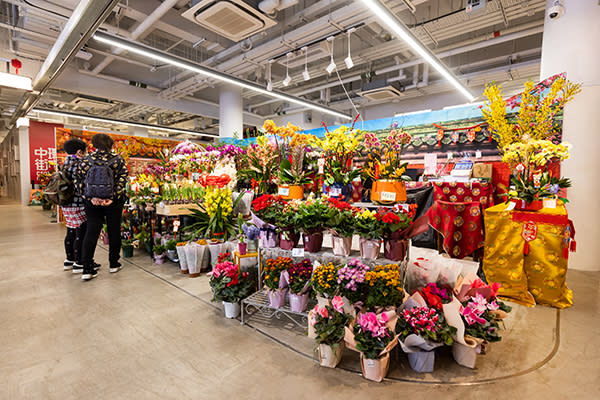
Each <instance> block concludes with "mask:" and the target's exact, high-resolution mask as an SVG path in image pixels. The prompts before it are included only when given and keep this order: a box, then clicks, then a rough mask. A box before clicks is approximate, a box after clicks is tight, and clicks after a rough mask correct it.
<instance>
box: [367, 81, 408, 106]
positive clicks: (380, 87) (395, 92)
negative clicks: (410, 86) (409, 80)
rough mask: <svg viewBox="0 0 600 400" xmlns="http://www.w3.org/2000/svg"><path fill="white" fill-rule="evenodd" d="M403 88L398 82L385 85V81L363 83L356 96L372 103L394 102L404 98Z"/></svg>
mask: <svg viewBox="0 0 600 400" xmlns="http://www.w3.org/2000/svg"><path fill="white" fill-rule="evenodd" d="M403 92H404V87H403V86H402V85H400V84H399V83H398V82H392V83H387V81H385V80H379V81H374V82H368V83H365V84H364V85H363V86H362V89H361V91H360V92H358V94H359V95H360V96H362V97H365V98H367V99H369V100H373V101H384V100H394V99H397V98H398V97H402V96H404V93H403Z"/></svg>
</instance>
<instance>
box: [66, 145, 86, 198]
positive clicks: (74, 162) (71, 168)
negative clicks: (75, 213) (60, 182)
mask: <svg viewBox="0 0 600 400" xmlns="http://www.w3.org/2000/svg"><path fill="white" fill-rule="evenodd" d="M80 163H81V159H80V158H78V157H77V156H74V155H69V156H67V158H66V159H65V163H64V164H63V166H62V168H63V171H64V174H65V177H66V178H67V179H68V180H70V181H71V182H73V184H74V189H75V196H74V197H73V201H72V202H71V203H70V204H67V205H66V206H65V207H83V198H82V197H81V191H80V190H79V188H78V187H77V185H75V175H76V174H77V169H78V167H79V164H80Z"/></svg>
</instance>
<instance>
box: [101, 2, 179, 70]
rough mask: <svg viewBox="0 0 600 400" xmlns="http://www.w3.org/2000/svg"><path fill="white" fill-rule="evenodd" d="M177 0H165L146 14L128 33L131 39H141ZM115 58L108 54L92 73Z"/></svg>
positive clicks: (118, 50) (119, 52) (117, 51)
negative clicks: (146, 16)
mask: <svg viewBox="0 0 600 400" xmlns="http://www.w3.org/2000/svg"><path fill="white" fill-rule="evenodd" d="M177 2H178V0H165V1H163V2H162V3H161V4H160V6H158V7H157V8H156V9H155V10H154V11H153V12H152V14H150V15H148V18H146V19H145V20H143V21H142V22H141V23H140V24H139V25H138V26H137V27H136V28H135V29H134V30H133V31H132V32H131V34H130V35H129V38H130V39H131V40H138V39H143V38H144V37H145V36H146V35H147V33H149V32H148V31H149V30H150V29H151V28H152V25H154V24H155V23H156V21H158V20H159V19H160V18H161V17H162V16H163V15H165V14H166V13H167V11H169V10H170V9H171V8H173V6H175V4H177ZM122 52H123V50H122V49H116V50H115V54H117V55H119V54H121V53H122ZM114 59H115V58H114V57H113V56H108V57H106V58H105V59H104V60H102V61H101V62H100V64H98V65H97V66H96V67H95V68H94V69H93V70H92V72H93V73H94V74H98V73H100V72H102V70H103V69H104V68H106V67H107V66H108V65H109V64H110V63H111V62H112V61H113V60H114Z"/></svg>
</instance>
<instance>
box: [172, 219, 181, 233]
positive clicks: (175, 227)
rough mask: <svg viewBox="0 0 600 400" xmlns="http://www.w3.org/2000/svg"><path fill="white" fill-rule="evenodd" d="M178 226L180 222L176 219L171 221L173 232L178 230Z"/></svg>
mask: <svg viewBox="0 0 600 400" xmlns="http://www.w3.org/2000/svg"><path fill="white" fill-rule="evenodd" d="M179 225H181V222H180V221H179V220H178V219H176V220H175V221H173V232H177V231H178V230H179Z"/></svg>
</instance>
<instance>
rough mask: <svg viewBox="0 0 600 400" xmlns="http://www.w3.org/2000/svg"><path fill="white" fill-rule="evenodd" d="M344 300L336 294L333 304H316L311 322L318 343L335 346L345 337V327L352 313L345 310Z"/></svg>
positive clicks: (311, 314) (311, 315)
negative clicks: (346, 312) (322, 305)
mask: <svg viewBox="0 0 600 400" xmlns="http://www.w3.org/2000/svg"><path fill="white" fill-rule="evenodd" d="M343 305H344V301H343V300H342V298H341V297H340V296H334V297H333V299H332V300H331V305H330V306H329V305H328V306H325V307H320V308H319V306H318V305H316V306H315V308H314V309H313V312H312V313H310V324H311V325H312V326H313V327H314V328H315V333H316V336H317V337H316V339H315V340H316V341H317V344H326V345H329V346H335V345H337V344H338V343H340V342H341V341H342V340H343V339H344V333H345V327H346V325H348V323H349V322H350V319H351V317H350V315H348V314H345V313H344V310H343Z"/></svg>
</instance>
